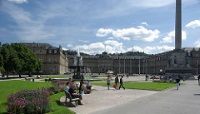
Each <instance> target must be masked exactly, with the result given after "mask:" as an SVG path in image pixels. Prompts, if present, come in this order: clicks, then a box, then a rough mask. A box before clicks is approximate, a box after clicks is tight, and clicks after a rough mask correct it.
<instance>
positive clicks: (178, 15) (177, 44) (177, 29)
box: [175, 0, 182, 49]
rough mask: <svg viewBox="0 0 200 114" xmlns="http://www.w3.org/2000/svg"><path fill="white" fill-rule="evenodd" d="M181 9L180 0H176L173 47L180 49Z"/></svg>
mask: <svg viewBox="0 0 200 114" xmlns="http://www.w3.org/2000/svg"><path fill="white" fill-rule="evenodd" d="M181 9H182V8H181V0H176V25H175V49H181V44H182V37H181V36H182V26H181V20H182V19H181V18H182V17H181Z"/></svg>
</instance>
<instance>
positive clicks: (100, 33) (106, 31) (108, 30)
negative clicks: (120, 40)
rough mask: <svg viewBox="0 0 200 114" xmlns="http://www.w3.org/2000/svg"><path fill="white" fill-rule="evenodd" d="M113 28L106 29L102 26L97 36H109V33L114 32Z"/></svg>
mask: <svg viewBox="0 0 200 114" xmlns="http://www.w3.org/2000/svg"><path fill="white" fill-rule="evenodd" d="M112 32H113V30H112V29H104V28H100V29H99V30H98V31H97V33H96V36H98V37H105V36H108V34H110V33H112Z"/></svg>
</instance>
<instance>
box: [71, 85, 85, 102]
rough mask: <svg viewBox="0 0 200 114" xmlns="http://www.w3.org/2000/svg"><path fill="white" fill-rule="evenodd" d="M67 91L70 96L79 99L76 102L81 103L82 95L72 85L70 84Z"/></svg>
mask: <svg viewBox="0 0 200 114" xmlns="http://www.w3.org/2000/svg"><path fill="white" fill-rule="evenodd" d="M69 93H70V95H71V96H72V98H79V99H80V100H79V102H78V104H79V105H82V103H81V100H82V96H81V95H80V94H79V93H77V92H76V91H75V90H74V86H70V88H69Z"/></svg>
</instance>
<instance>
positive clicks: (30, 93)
mask: <svg viewBox="0 0 200 114" xmlns="http://www.w3.org/2000/svg"><path fill="white" fill-rule="evenodd" d="M49 98H50V95H49V92H48V90H47V89H42V90H39V89H37V90H23V91H19V92H17V93H15V94H11V95H9V96H8V104H7V112H8V113H10V114H13V113H14V114H22V113H23V114H44V113H47V112H49V111H50V106H49Z"/></svg>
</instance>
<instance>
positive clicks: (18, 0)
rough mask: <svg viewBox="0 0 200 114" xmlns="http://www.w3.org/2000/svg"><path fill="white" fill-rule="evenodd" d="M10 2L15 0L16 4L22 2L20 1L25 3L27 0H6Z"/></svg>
mask: <svg viewBox="0 0 200 114" xmlns="http://www.w3.org/2000/svg"><path fill="white" fill-rule="evenodd" d="M8 1H10V2H15V3H18V4H22V3H27V2H28V1H27V0H8Z"/></svg>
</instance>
